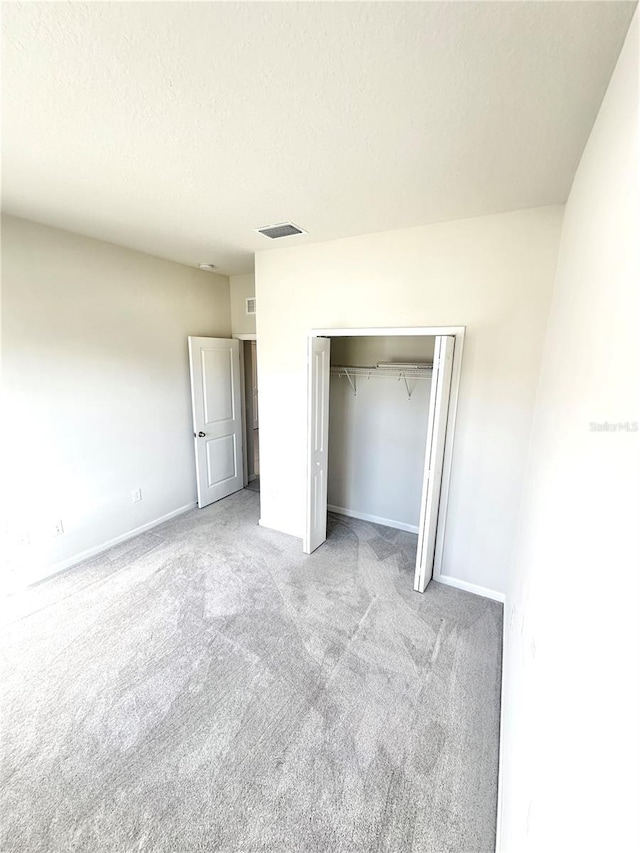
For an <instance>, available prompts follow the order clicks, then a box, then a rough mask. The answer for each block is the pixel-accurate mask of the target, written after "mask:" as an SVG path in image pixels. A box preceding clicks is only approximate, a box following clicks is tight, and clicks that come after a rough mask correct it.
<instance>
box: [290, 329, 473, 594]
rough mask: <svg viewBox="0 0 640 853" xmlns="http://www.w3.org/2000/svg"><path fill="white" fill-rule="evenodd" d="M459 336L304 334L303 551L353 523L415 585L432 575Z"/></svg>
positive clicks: (448, 332) (442, 513) (438, 547)
mask: <svg viewBox="0 0 640 853" xmlns="http://www.w3.org/2000/svg"><path fill="white" fill-rule="evenodd" d="M463 338H464V328H463V327H447V328H439V327H429V328H420V329H366V330H365V329H352V330H343V329H341V330H337V329H331V330H329V329H325V330H316V331H314V332H313V333H312V334H311V335H310V337H309V372H308V435H307V439H308V454H307V457H308V458H307V506H306V510H307V513H306V530H305V539H304V551H305V553H312V552H313V551H314V550H315V549H316V548H317V547H320V546H321V545H322V543H323V542H324V541H325V539H326V538H327V536H329V538H330V537H331V534H332V530H333V529H335V527H336V525H339V524H340V523H341V522H340V519H341V518H343V519H344V518H351V519H356V520H357V521H356V522H351V523H350V524H353V526H354V528H355V530H356V532H357V531H358V521H359V522H365V523H367V524H363V525H360V527H361V530H362V534H363V537H364V538H365V539H370V537H371V535H372V533H373V534H375V533H376V532H377V533H378V534H380V541H381V542H384V549H383V550H384V551H385V553H386V554H387V555H388V554H390V553H392V552H393V553H395V554H396V555H397V557H398V560H399V565H400V567H401V568H402V567H403V566H404V567H406V568H407V569H409V568H411V569H413V574H414V578H413V585H414V589H416V590H418V591H420V592H423V591H424V589H425V588H426V586H427V584H428V583H429V581H430V580H431V578H432V576H434V575H435V576H436V577H437V576H438V575H439V573H440V562H441V558H442V542H443V536H444V527H445V521H446V500H447V495H448V488H449V476H450V467H451V449H452V445H453V431H454V426H455V413H456V412H455V410H456V404H457V390H458V383H459V374H460V364H461V357H462V343H463ZM328 513H333V514H334V515H332V516H331V517H330V519H329V524H327V521H328V519H327V514H328ZM370 524H374V525H381V526H382V529H377V530H376V529H375V528H371V527H369V526H367V525H370ZM371 541H373V540H371ZM376 541H377V540H376ZM410 564H412V565H411V566H410Z"/></svg>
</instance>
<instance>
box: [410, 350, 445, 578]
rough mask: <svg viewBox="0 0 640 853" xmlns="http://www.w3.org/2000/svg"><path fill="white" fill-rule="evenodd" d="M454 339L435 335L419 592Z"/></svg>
mask: <svg viewBox="0 0 640 853" xmlns="http://www.w3.org/2000/svg"><path fill="white" fill-rule="evenodd" d="M454 343H455V338H454V337H453V336H450V335H438V336H437V337H436V342H435V348H434V354H433V375H432V378H431V396H430V399H429V422H428V428H427V448H426V454H425V467H424V481H423V485H422V501H421V505H420V524H419V531H420V532H419V534H418V553H417V556H416V573H415V580H414V584H413V587H414V589H415V590H417V591H418V592H424V591H425V589H426V587H427V584H428V583H429V581H430V580H431V578H432V576H433V558H434V555H435V547H436V530H437V525H438V509H439V506H440V487H441V485H442V467H443V463H444V442H445V437H446V433H447V417H448V414H449V392H450V389H451V373H452V368H453V346H454Z"/></svg>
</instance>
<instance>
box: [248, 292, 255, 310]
mask: <svg viewBox="0 0 640 853" xmlns="http://www.w3.org/2000/svg"><path fill="white" fill-rule="evenodd" d="M255 313H256V298H255V296H247V314H255Z"/></svg>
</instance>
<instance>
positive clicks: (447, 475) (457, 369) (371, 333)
mask: <svg viewBox="0 0 640 853" xmlns="http://www.w3.org/2000/svg"><path fill="white" fill-rule="evenodd" d="M465 332H466V326H401V327H395V326H388V327H387V326H385V327H371V328H358V329H344V328H341V329H311V331H310V332H309V333H308V336H307V337H308V339H310V338H360V337H387V336H393V337H401V336H407V337H421V336H424V337H436V336H438V335H452V336H453V337H454V338H455V345H454V348H453V368H452V373H451V389H450V391H449V412H448V415H447V434H446V438H445V445H444V459H443V466H442V485H441V487H440V509H439V512H438V527H437V530H436V548H435V556H434V560H433V579H434V580H435V581H438V580H440V576H441V574H442V572H441V569H442V556H443V551H444V537H445V528H446V524H447V509H448V505H449V487H450V484H451V467H452V461H453V444H454V440H455V427H456V416H457V414H458V396H459V391H460V375H461V372H462V351H463V349H464V336H465ZM308 345H309V340H308V341H307V346H308ZM308 382H309V379H307V386H308ZM310 422H311V397H310V394H309V389H308V387H307V424H309V423H310ZM309 440H310V439H309V435H307V446H308V444H309ZM427 463H428V460H427V459H425V463H424V464H425V466H426V465H427ZM423 477H424V471H423ZM309 480H310V476H309V471H308V470H307V471H306V474H305V494H307V493H308V492H309V489H310V481H309ZM305 525H306V526H308V520H307V521H305ZM422 533H424V530H423V531H422ZM309 534H310V531H309V530H305V537H306V539H308V538H309Z"/></svg>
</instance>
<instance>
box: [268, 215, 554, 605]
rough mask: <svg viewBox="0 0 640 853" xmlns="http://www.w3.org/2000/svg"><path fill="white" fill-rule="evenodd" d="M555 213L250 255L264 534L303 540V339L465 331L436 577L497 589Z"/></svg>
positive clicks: (512, 514) (509, 545)
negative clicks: (387, 330) (373, 330)
mask: <svg viewBox="0 0 640 853" xmlns="http://www.w3.org/2000/svg"><path fill="white" fill-rule="evenodd" d="M562 212H563V208H562V207H561V206H557V207H546V208H537V209H534V210H524V211H516V212H514V213H506V214H502V215H498V216H485V217H479V218H476V219H467V220H464V221H458V222H448V223H442V224H438V225H427V226H423V227H419V228H409V229H404V230H400V231H389V232H384V233H381V234H369V235H366V236H362V237H353V238H349V239H345V240H336V241H331V242H327V243H318V244H315V245H311V246H300V247H296V248H290V249H274V250H269V251H265V252H261V253H259V254H258V255H256V291H257V298H258V306H259V309H258V317H257V321H258V323H257V326H258V339H259V359H258V369H259V374H260V394H261V397H260V401H261V409H260V450H261V463H260V466H261V467H260V471H261V513H262V518H261V521H262V523H263V524H265V525H266V526H269V527H273V528H275V529H278V530H283V531H285V532H288V533H291V534H293V535H294V536H302V533H303V528H304V518H303V515H304V504H305V501H304V472H305V434H306V346H307V343H306V336H307V334H308V332H309V330H310V329H312V328H334V327H335V328H340V327H351V328H354V327H373V326H378V327H382V326H389V327H394V326H427V325H435V326H438V325H466V326H467V328H468V334H467V336H466V338H465V352H464V363H463V366H462V381H461V388H460V406H459V415H458V429H457V435H456V443H455V449H454V460H453V472H452V481H451V492H450V504H449V506H450V512H449V517H448V522H447V532H446V541H445V548H444V562H443V573H444V574H446V575H449V576H453V577H455V578H459V579H462V580H465V581H467V582H470V583H475V584H479V585H481V586H484V587H488V588H489V589H493V590H497V591H504V589H505V585H506V578H507V574H508V567H509V562H510V559H511V556H512V549H513V542H514V535H515V527H516V516H517V508H518V502H519V499H520V494H521V485H522V469H523V466H524V460H525V454H526V448H527V442H528V437H529V431H530V424H531V414H532V409H533V401H534V396H535V388H536V383H537V377H538V369H539V363H540V357H541V346H542V337H543V332H544V326H545V321H546V317H547V313H548V309H549V298H550V292H551V285H552V281H553V274H554V271H555V264H556V258H557V247H558V239H559V233H560V225H561V220H562Z"/></svg>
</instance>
